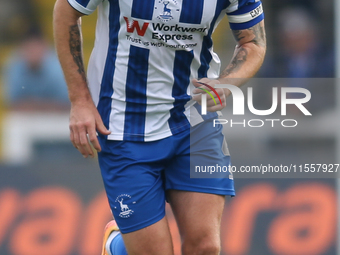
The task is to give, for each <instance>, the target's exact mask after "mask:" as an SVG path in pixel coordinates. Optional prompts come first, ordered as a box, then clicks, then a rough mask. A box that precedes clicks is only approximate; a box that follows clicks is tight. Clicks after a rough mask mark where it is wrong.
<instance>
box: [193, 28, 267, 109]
mask: <svg viewBox="0 0 340 255" xmlns="http://www.w3.org/2000/svg"><path fill="white" fill-rule="evenodd" d="M232 33H233V35H234V38H235V40H236V42H237V46H236V48H235V52H234V55H233V57H232V59H231V61H230V63H229V65H228V66H227V67H226V68H225V69H224V70H223V72H222V73H221V75H220V77H219V78H218V79H217V80H209V79H207V78H204V79H201V80H200V82H202V83H206V84H208V85H212V86H214V84H216V83H221V84H233V85H236V86H241V85H242V84H244V83H245V82H246V81H247V80H248V79H249V78H251V77H253V76H254V75H255V74H256V72H257V71H258V70H259V68H260V67H261V65H262V63H263V60H264V56H265V53H266V33H265V26H264V21H261V22H260V23H258V24H256V25H254V26H253V27H251V28H248V29H244V30H232ZM193 83H194V85H195V86H196V87H202V88H205V89H208V90H209V88H206V87H204V86H203V85H202V84H199V83H197V81H196V80H194V81H193ZM216 91H217V93H218V94H219V96H220V98H221V100H222V103H223V104H222V105H220V104H218V105H215V103H214V101H213V99H212V98H210V97H208V99H207V110H208V111H211V112H214V111H218V110H221V109H223V108H224V107H225V106H226V97H228V96H229V94H230V91H229V90H228V89H224V90H223V89H216ZM193 93H194V94H199V93H202V90H200V89H195V90H194V91H193ZM193 99H194V100H196V101H198V102H199V103H200V100H201V96H200V95H197V96H194V97H193Z"/></svg>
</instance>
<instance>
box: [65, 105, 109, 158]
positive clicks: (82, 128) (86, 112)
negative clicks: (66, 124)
mask: <svg viewBox="0 0 340 255" xmlns="http://www.w3.org/2000/svg"><path fill="white" fill-rule="evenodd" d="M96 131H98V132H99V133H101V134H103V135H109V134H110V133H111V132H110V131H109V130H107V129H106V127H105V126H104V124H103V121H102V119H101V117H100V115H99V113H98V111H97V108H96V107H95V105H94V104H93V102H92V101H91V102H84V103H73V104H72V105H71V113H70V139H71V142H72V144H73V146H74V147H75V148H77V149H78V150H79V151H80V153H81V154H82V155H83V156H84V157H85V158H87V157H88V156H90V157H94V152H93V149H92V147H91V144H92V145H93V147H94V148H95V149H96V150H97V151H98V152H99V151H101V147H100V144H99V141H98V138H97V133H96ZM90 143H91V144H90Z"/></svg>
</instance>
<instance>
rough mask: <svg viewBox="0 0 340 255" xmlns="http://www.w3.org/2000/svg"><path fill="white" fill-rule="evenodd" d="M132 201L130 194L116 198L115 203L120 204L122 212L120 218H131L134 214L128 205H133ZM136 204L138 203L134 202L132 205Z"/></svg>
mask: <svg viewBox="0 0 340 255" xmlns="http://www.w3.org/2000/svg"><path fill="white" fill-rule="evenodd" d="M130 199H131V196H130V195H128V194H121V195H119V196H118V197H117V198H116V200H115V202H116V203H119V208H120V211H121V212H120V213H119V217H122V218H129V217H130V216H131V215H132V214H133V211H132V210H131V209H130V207H129V205H128V204H131V202H130V201H129V200H130ZM129 202H130V203H129ZM135 203H136V202H132V204H135ZM117 208H118V207H115V209H117Z"/></svg>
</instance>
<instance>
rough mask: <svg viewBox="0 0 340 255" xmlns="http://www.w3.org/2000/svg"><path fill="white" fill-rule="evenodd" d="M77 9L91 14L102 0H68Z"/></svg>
mask: <svg viewBox="0 0 340 255" xmlns="http://www.w3.org/2000/svg"><path fill="white" fill-rule="evenodd" d="M67 1H68V2H69V4H70V5H71V6H72V7H73V8H74V9H76V10H77V11H79V12H81V13H83V14H85V15H89V14H91V13H92V12H94V11H95V10H96V8H97V6H98V5H99V4H100V3H101V2H102V0H67Z"/></svg>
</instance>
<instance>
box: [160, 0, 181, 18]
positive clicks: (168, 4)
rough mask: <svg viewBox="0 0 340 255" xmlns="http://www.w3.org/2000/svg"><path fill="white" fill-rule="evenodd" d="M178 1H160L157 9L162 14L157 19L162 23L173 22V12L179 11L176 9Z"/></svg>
mask: <svg viewBox="0 0 340 255" xmlns="http://www.w3.org/2000/svg"><path fill="white" fill-rule="evenodd" d="M176 5H177V1H176V0H159V1H158V3H157V6H156V7H155V9H157V10H159V12H160V14H159V15H158V16H157V18H158V19H159V20H160V21H162V22H168V21H169V20H172V19H173V18H174V17H173V16H172V14H173V12H175V11H179V9H178V8H177V7H176Z"/></svg>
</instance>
